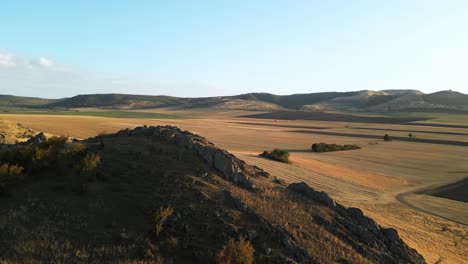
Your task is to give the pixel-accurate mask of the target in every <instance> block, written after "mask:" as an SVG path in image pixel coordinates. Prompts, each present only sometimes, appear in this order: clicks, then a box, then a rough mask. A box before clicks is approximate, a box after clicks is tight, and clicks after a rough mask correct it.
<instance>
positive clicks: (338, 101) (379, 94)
mask: <svg viewBox="0 0 468 264" xmlns="http://www.w3.org/2000/svg"><path fill="white" fill-rule="evenodd" d="M0 106H6V107H15V106H20V107H36V108H37V107H39V108H80V107H100V108H108V109H145V108H159V107H173V108H221V109H243V110H260V111H270V110H278V109H283V108H284V109H290V110H297V109H300V110H306V111H310V110H313V111H315V110H328V111H357V112H359V111H361V112H394V111H405V110H415V109H416V110H418V111H449V112H450V111H468V95H465V94H462V93H458V92H453V91H441V92H437V93H432V94H423V93H421V92H419V91H416V90H384V91H370V90H364V91H356V92H323V93H309V94H293V95H274V94H269V93H248V94H241V95H236V96H217V97H200V98H179V97H171V96H150V95H129V94H88V95H78V96H74V97H71V98H65V99H60V100H48V99H39V98H26V97H12V96H0Z"/></svg>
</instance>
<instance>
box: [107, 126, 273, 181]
mask: <svg viewBox="0 0 468 264" xmlns="http://www.w3.org/2000/svg"><path fill="white" fill-rule="evenodd" d="M115 135H116V136H144V137H149V138H156V139H159V140H163V141H165V142H169V143H173V144H176V145H179V146H182V147H185V148H186V149H190V150H193V151H195V153H197V155H198V156H200V157H201V158H202V159H203V160H204V161H205V162H206V163H208V164H209V165H210V166H212V167H213V168H215V169H216V170H217V171H219V172H221V173H222V174H223V176H224V177H225V178H226V179H228V180H230V181H232V182H234V183H236V184H239V185H241V186H244V187H247V188H249V189H252V190H256V186H255V184H254V183H253V182H252V181H251V180H250V177H259V176H261V177H269V174H268V172H266V171H264V170H262V169H261V168H259V167H257V166H250V165H247V164H246V163H245V162H244V161H243V160H240V159H238V158H237V157H236V156H234V155H232V154H230V153H229V152H227V151H226V150H223V149H220V148H218V147H217V146H215V145H214V144H213V143H211V142H209V141H208V140H207V139H205V138H204V137H201V136H199V135H196V134H193V133H190V132H188V131H183V130H181V129H179V128H177V127H174V126H149V127H148V126H142V127H136V128H134V129H131V130H130V129H126V130H121V131H119V132H117V133H116V134H115Z"/></svg>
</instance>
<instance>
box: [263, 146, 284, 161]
mask: <svg viewBox="0 0 468 264" xmlns="http://www.w3.org/2000/svg"><path fill="white" fill-rule="evenodd" d="M260 156H262V157H265V158H268V159H272V160H276V161H280V162H284V163H289V152H287V151H286V150H281V149H274V150H272V151H266V150H265V151H263V153H262V154H260Z"/></svg>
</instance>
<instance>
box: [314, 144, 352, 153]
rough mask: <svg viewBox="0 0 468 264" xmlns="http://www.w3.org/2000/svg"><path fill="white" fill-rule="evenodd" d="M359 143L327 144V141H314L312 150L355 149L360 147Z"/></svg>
mask: <svg viewBox="0 0 468 264" xmlns="http://www.w3.org/2000/svg"><path fill="white" fill-rule="evenodd" d="M360 148H361V147H359V146H358V145H337V144H326V143H314V144H312V147H311V149H312V152H330V151H340V150H353V149H360Z"/></svg>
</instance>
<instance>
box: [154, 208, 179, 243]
mask: <svg viewBox="0 0 468 264" xmlns="http://www.w3.org/2000/svg"><path fill="white" fill-rule="evenodd" d="M173 213H174V210H173V209H172V207H160V208H159V209H158V210H157V211H156V212H155V213H154V215H153V217H154V234H155V235H156V236H159V234H160V233H161V231H162V230H163V225H164V223H165V222H166V220H167V218H168V217H169V216H171V215H172V214H173Z"/></svg>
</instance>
